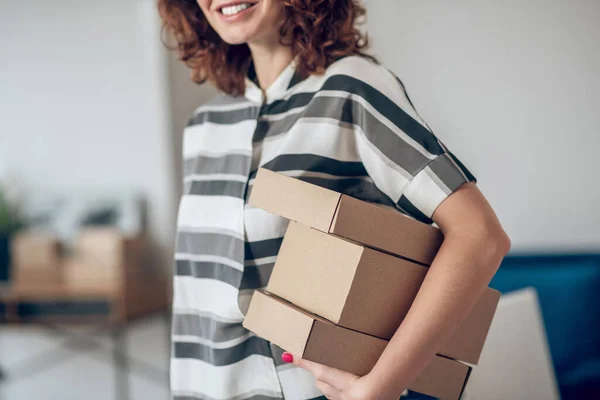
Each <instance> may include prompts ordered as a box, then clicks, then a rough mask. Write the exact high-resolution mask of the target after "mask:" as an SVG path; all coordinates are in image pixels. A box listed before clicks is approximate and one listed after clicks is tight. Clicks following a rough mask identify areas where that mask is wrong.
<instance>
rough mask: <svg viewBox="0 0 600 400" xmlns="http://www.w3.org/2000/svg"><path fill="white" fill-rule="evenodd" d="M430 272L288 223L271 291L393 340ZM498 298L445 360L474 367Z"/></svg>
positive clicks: (474, 318)
mask: <svg viewBox="0 0 600 400" xmlns="http://www.w3.org/2000/svg"><path fill="white" fill-rule="evenodd" d="M427 271H428V268H427V267H424V266H422V265H419V264H416V263H414V262H411V261H408V260H405V259H402V258H399V257H394V256H391V255H389V254H386V253H382V252H380V251H376V250H373V249H371V248H368V247H365V246H362V245H360V244H357V243H354V242H350V241H348V240H345V239H342V238H339V237H336V236H332V235H329V234H326V233H323V232H320V231H318V230H316V229H312V228H309V227H307V226H304V225H301V224H299V223H297V222H290V224H289V226H288V230H287V232H286V234H285V237H284V240H283V243H282V245H281V248H280V250H279V255H278V257H277V261H276V263H275V267H274V268H273V272H272V274H271V278H270V279H269V283H268V285H267V290H268V291H269V292H271V293H273V294H275V295H277V296H279V297H282V298H284V299H286V300H287V301H290V302H292V303H294V304H296V305H297V306H299V307H301V308H303V309H305V310H308V311H310V312H311V313H315V314H317V315H320V316H321V317H323V318H326V319H328V320H330V321H332V322H334V323H336V324H338V325H340V326H343V327H345V328H349V329H353V330H356V331H359V332H363V333H366V334H369V335H373V336H377V337H380V338H383V339H390V338H391V337H392V336H393V335H394V333H395V332H396V330H397V329H398V327H399V326H400V324H401V322H402V320H403V319H404V317H405V316H406V314H407V313H408V311H409V309H410V307H411V305H412V303H413V301H414V299H415V297H416V295H417V293H418V291H419V288H420V286H421V283H422V282H423V279H424V278H425V275H426V274H427ZM498 299H499V293H498V292H497V291H495V290H493V289H486V291H485V294H484V295H483V296H482V298H481V300H480V301H479V302H478V303H477V304H476V305H475V307H474V309H473V311H472V312H471V313H470V315H469V316H468V317H467V318H466V319H465V321H464V322H463V323H462V324H461V326H460V327H459V328H458V330H457V332H455V334H454V335H453V336H452V337H451V339H450V340H449V341H447V343H446V344H445V345H444V346H442V348H441V350H440V351H439V353H440V354H441V355H444V356H447V357H451V358H455V359H458V360H461V361H465V362H468V363H472V364H476V363H477V362H478V361H479V355H480V354H481V350H482V348H483V344H484V342H485V338H486V336H487V332H488V330H489V327H490V324H491V321H492V318H493V315H494V312H495V310H496V305H497V303H498Z"/></svg>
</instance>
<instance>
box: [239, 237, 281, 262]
mask: <svg viewBox="0 0 600 400" xmlns="http://www.w3.org/2000/svg"><path fill="white" fill-rule="evenodd" d="M282 241H283V238H276V239H266V240H257V241H255V242H247V243H245V245H244V258H245V259H246V260H255V259H257V258H264V257H272V256H276V255H277V254H278V253H279V248H280V247H281V242H282Z"/></svg>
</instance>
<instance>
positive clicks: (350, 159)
mask: <svg viewBox="0 0 600 400" xmlns="http://www.w3.org/2000/svg"><path fill="white" fill-rule="evenodd" d="M159 5H160V12H161V15H162V18H163V20H164V22H165V26H166V28H167V29H168V30H170V31H171V32H172V33H173V34H174V36H175V38H176V40H177V49H178V50H179V54H180V56H181V59H182V60H183V61H184V62H185V63H186V64H187V65H188V66H189V67H190V68H191V70H192V77H193V79H194V80H195V81H197V82H204V81H210V82H211V83H213V84H214V85H216V86H217V88H219V89H220V90H221V91H222V92H223V94H222V95H220V96H218V97H217V98H216V99H215V100H214V101H212V102H210V103H209V104H206V105H204V106H202V107H200V108H199V109H198V110H197V111H196V113H195V115H194V116H193V117H192V119H191V120H190V122H189V124H188V127H187V128H186V130H185V133H184V150H183V154H184V159H185V166H184V170H185V193H184V195H183V198H182V200H181V204H180V211H179V216H178V237H177V254H176V259H177V262H176V265H177V266H176V275H175V278H174V302H173V303H174V305H173V307H174V322H173V343H174V346H173V357H172V364H171V383H172V392H173V395H174V397H175V398H177V399H207V398H208V399H250V398H252V399H258V398H261V399H262V398H273V399H280V398H284V397H285V398H289V399H309V398H315V397H319V396H322V395H325V396H326V397H327V398H330V399H344V400H346V399H348V400H349V399H361V400H365V399H398V398H399V397H400V395H401V394H402V393H403V391H404V390H405V389H406V388H407V387H408V386H409V385H410V383H411V382H412V381H414V380H415V379H416V377H417V376H418V375H419V373H420V372H421V371H422V370H423V369H424V367H425V366H426V365H427V363H428V362H429V361H430V360H431V359H432V357H433V356H434V354H435V353H436V349H438V347H439V346H440V344H441V343H442V342H444V340H445V339H446V338H448V337H449V336H450V335H451V334H452V332H453V331H454V330H455V328H456V327H457V326H458V324H459V323H460V322H461V321H462V320H463V319H464V318H465V316H466V315H467V314H468V313H469V311H470V310H471V308H472V307H473V305H474V303H475V302H476V301H477V300H478V298H479V296H480V295H481V294H482V292H483V290H484V288H485V287H486V286H487V284H488V283H489V281H490V279H491V278H492V276H493V275H494V273H495V271H496V269H497V268H498V266H499V264H500V262H501V260H502V258H503V257H504V255H505V254H506V253H507V252H508V249H509V240H508V238H507V236H506V234H505V233H504V231H503V229H502V227H501V226H500V224H499V222H498V220H497V218H496V216H495V214H494V212H493V211H492V209H491V208H490V206H489V205H488V203H487V202H486V200H485V198H484V197H483V196H482V194H481V193H480V192H479V190H478V189H477V186H476V185H475V178H474V177H473V176H472V175H471V174H470V173H469V172H468V171H467V169H466V168H465V167H464V166H463V165H462V164H461V163H460V162H459V161H458V160H457V159H456V158H455V157H454V156H453V155H452V154H451V153H450V152H449V151H448V149H447V148H446V147H444V145H443V144H442V143H441V142H440V141H439V140H438V139H437V138H436V137H435V136H434V135H433V134H432V133H431V131H430V130H429V129H428V128H427V125H426V124H425V123H424V122H423V120H422V119H421V118H420V117H419V115H418V114H417V113H416V111H415V109H414V108H413V107H412V105H411V103H410V101H409V100H408V97H407V96H406V94H405V92H404V89H403V87H402V85H401V83H400V81H399V80H398V79H397V78H395V77H394V75H393V74H392V73H390V72H389V71H387V70H386V69H385V68H384V67H382V66H381V65H378V64H377V63H376V62H375V60H373V59H371V58H370V57H368V56H367V55H365V53H364V50H365V46H366V40H365V39H364V37H363V36H362V35H361V33H360V31H359V30H358V29H357V28H356V27H355V23H356V20H357V19H358V18H360V17H361V16H362V15H363V14H364V9H363V8H362V7H361V6H360V5H359V3H358V1H356V0H328V1H325V0H320V1H319V0H313V1H311V0H233V1H232V0H197V2H196V1H194V0H160V2H159ZM259 167H264V168H268V169H271V170H275V171H280V172H283V173H285V174H287V175H290V176H294V177H298V178H300V179H303V180H306V181H309V182H312V183H316V184H318V185H321V186H326V187H329V188H331V189H334V190H337V191H340V192H343V193H346V194H349V195H351V196H354V197H357V198H360V199H363V200H367V201H371V202H376V203H381V204H384V205H388V206H394V207H396V208H397V209H398V210H400V211H402V212H404V213H407V214H409V215H411V216H413V217H415V218H417V219H420V220H422V221H424V222H427V223H431V222H435V223H436V224H437V225H438V226H439V227H440V229H441V230H442V231H443V233H444V235H445V240H444V243H443V246H442V248H441V249H440V251H439V253H438V255H437V257H436V259H435V260H434V262H433V265H432V266H431V268H430V271H429V273H428V274H427V278H426V279H425V281H424V283H423V286H422V289H421V290H420V292H419V294H418V297H417V298H416V300H415V302H414V304H413V306H412V308H411V311H410V313H409V314H408V316H407V317H406V319H405V320H404V322H403V323H402V326H401V327H400V328H399V329H398V331H397V332H396V334H395V336H394V337H393V339H392V340H391V342H390V344H389V346H388V347H387V349H386V350H385V352H384V353H383V355H382V356H381V358H380V359H379V361H378V363H377V365H376V366H375V367H374V368H373V370H372V371H371V373H369V374H368V375H366V376H363V377H357V376H354V375H352V374H349V373H345V372H341V371H338V370H335V369H332V368H328V367H325V366H322V365H318V364H315V363H312V362H308V361H305V360H302V359H300V358H299V357H298V355H292V354H288V353H283V354H282V351H281V349H279V348H277V347H276V346H274V345H272V344H270V343H268V342H267V341H265V340H263V339H260V338H257V337H255V336H253V335H251V334H250V333H249V332H247V331H245V330H244V328H243V327H242V325H241V322H242V320H243V315H244V313H243V310H245V309H246V307H247V303H248V300H249V297H250V295H251V294H252V290H254V289H256V288H259V287H263V286H265V285H266V282H267V279H268V276H269V274H270V271H271V269H272V267H273V262H274V259H275V257H276V255H277V252H278V249H279V245H280V243H281V238H282V237H283V235H284V232H285V228H286V221H285V220H283V219H281V218H277V217H274V216H272V215H269V214H268V213H266V212H264V211H262V210H259V209H255V208H252V207H251V206H248V205H247V204H246V199H247V197H248V192H249V190H250V189H251V186H252V183H253V178H254V176H255V174H256V171H257V169H258V168H259ZM315 378H316V379H315Z"/></svg>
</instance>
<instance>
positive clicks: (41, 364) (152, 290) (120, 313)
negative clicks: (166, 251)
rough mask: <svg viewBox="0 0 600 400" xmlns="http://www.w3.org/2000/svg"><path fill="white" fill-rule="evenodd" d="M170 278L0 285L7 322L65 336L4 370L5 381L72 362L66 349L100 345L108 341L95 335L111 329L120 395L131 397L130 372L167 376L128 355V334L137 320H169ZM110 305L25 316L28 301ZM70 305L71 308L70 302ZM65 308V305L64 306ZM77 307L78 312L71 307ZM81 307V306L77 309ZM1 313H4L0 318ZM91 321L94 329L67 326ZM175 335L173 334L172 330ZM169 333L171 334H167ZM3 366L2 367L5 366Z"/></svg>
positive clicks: (121, 399)
mask: <svg viewBox="0 0 600 400" xmlns="http://www.w3.org/2000/svg"><path fill="white" fill-rule="evenodd" d="M168 292H169V291H168V280H167V279H166V278H161V277H156V278H152V277H147V276H144V277H139V279H136V278H135V277H129V278H128V279H127V280H125V281H124V282H123V283H122V284H121V285H98V286H95V287H72V286H71V287H69V286H66V285H37V286H35V285H27V286H20V287H19V286H11V287H5V288H4V289H2V288H0V303H1V304H4V309H5V310H4V314H5V315H4V320H5V321H6V322H7V323H9V324H35V325H36V326H40V327H43V328H44V329H47V330H50V331H52V332H53V333H56V334H59V335H60V336H62V337H63V339H64V341H63V342H62V343H61V344H60V345H58V346H57V347H56V348H53V349H51V350H49V351H46V352H44V353H42V354H39V355H35V356H32V357H31V358H30V359H28V360H25V361H23V362H22V363H20V365H19V366H18V367H17V368H16V372H13V373H9V372H8V371H6V369H5V372H4V376H2V374H0V385H1V384H2V383H7V382H11V381H14V380H17V379H23V378H25V377H27V376H30V375H33V374H35V373H38V372H42V371H44V370H47V369H49V368H52V367H55V366H57V365H58V364H59V363H61V362H63V361H65V360H66V358H65V356H64V348H65V347H69V348H76V349H78V350H81V351H86V350H91V349H97V348H99V347H103V346H104V345H103V344H102V343H101V342H100V341H99V340H97V339H95V338H94V337H92V335H90V333H93V334H98V333H108V334H109V336H110V338H111V342H112V343H111V344H112V354H113V357H112V363H113V366H114V370H115V377H114V379H115V399H117V400H127V399H128V398H129V375H130V372H135V373H137V374H139V375H142V376H144V377H146V378H148V379H150V380H152V381H156V380H159V381H160V380H165V381H166V380H167V376H165V374H164V372H162V371H160V370H158V369H157V368H156V367H154V366H152V365H150V364H147V363H145V362H143V361H140V360H135V359H133V358H132V357H130V356H129V355H128V353H127V343H126V340H125V337H126V333H127V331H128V329H129V328H130V327H131V325H132V324H133V323H135V321H138V320H139V319H141V318H143V317H146V316H150V315H156V314H161V315H162V316H163V317H164V318H167V324H166V326H167V327H170V324H169V323H168V318H169V317H168V313H167V311H166V310H167V309H168V307H167V305H168V303H169V302H168V299H167V293H168ZM94 302H95V303H99V304H105V305H106V311H107V312H106V313H91V314H86V313H85V312H84V313H73V314H68V313H67V315H65V314H62V315H52V313H48V314H47V315H43V314H42V315H34V316H23V315H22V311H23V307H24V306H25V305H27V304H59V306H60V305H61V304H62V305H63V306H66V305H68V304H72V305H77V304H90V303H94ZM66 307H67V308H68V306H66ZM58 308H60V307H58ZM71 311H73V310H71ZM75 311H77V310H75ZM0 317H1V316H0ZM67 323H71V324H72V323H76V324H78V325H81V324H85V325H86V326H89V327H90V329H91V330H89V331H87V332H83V333H74V332H72V331H69V330H68V329H65V328H64V327H63V326H61V324H67ZM166 333H167V334H169V332H166ZM167 337H168V336H167ZM0 369H1V368H0Z"/></svg>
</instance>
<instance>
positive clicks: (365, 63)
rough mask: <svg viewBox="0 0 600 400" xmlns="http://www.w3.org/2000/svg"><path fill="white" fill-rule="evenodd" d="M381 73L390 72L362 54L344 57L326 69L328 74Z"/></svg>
mask: <svg viewBox="0 0 600 400" xmlns="http://www.w3.org/2000/svg"><path fill="white" fill-rule="evenodd" d="M381 73H387V74H389V71H388V70H387V69H386V68H385V67H384V66H383V65H382V64H380V63H379V62H377V61H375V60H373V59H371V58H369V57H366V56H360V55H351V56H346V57H342V58H340V59H339V60H337V61H335V62H333V63H332V64H331V65H330V66H329V67H328V68H327V70H326V71H325V75H326V76H335V75H346V76H351V77H355V78H360V77H362V76H370V75H377V74H381Z"/></svg>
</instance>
